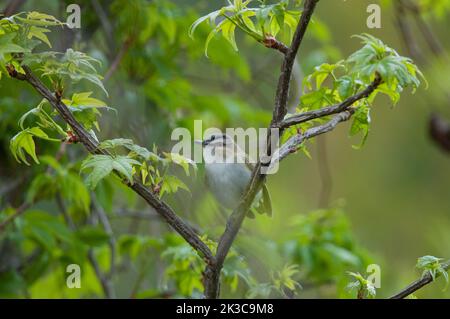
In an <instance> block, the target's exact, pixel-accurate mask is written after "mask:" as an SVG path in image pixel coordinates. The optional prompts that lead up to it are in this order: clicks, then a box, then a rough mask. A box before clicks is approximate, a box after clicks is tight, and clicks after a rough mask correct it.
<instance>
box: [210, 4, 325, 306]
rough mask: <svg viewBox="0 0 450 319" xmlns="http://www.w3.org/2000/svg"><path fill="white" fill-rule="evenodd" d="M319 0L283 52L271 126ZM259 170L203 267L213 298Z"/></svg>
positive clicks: (260, 179) (283, 107) (308, 7)
mask: <svg viewBox="0 0 450 319" xmlns="http://www.w3.org/2000/svg"><path fill="white" fill-rule="evenodd" d="M318 1H319V0H306V1H305V4H304V9H303V13H302V15H301V17H300V21H299V23H298V25H297V28H296V31H295V34H294V37H293V40H292V43H291V46H290V47H289V49H288V50H287V51H286V53H285V57H284V61H283V64H282V67H281V74H280V77H279V80H278V86H277V91H276V96H275V107H274V110H273V115H272V121H271V124H270V127H272V128H275V127H279V124H280V123H281V121H282V119H283V118H284V116H285V115H286V113H287V101H288V96H289V83H290V80H291V75H292V67H293V65H294V62H295V58H296V55H297V52H298V50H299V47H300V45H301V43H302V40H303V37H304V35H305V32H306V29H307V27H308V24H309V22H310V20H311V16H312V14H313V12H314V9H315V7H316V4H317V2H318ZM268 135H269V136H268V141H270V138H271V137H270V130H269V134H268ZM267 147H268V152H267V153H270V151H271V150H270V149H269V148H270V143H268V146H267ZM260 170H261V162H258V163H257V164H256V165H255V168H254V169H253V172H252V177H251V180H250V182H249V184H248V185H247V188H246V190H245V192H244V194H243V196H242V198H241V200H240V202H239V205H238V207H237V208H236V209H235V210H234V211H233V213H232V214H231V216H230V217H229V219H228V221H227V225H226V228H225V231H224V233H223V234H222V236H221V238H220V240H219V244H218V246H217V253H216V263H215V264H214V265H207V267H206V269H205V272H204V286H205V296H206V298H213V299H214V298H218V297H219V293H220V272H221V270H222V267H223V263H224V261H225V258H226V256H227V255H228V252H229V250H230V248H231V245H232V244H233V241H234V239H235V238H236V235H237V233H238V232H239V229H240V228H241V226H242V223H243V221H244V219H245V216H246V214H247V212H248V210H249V209H250V206H251V204H252V203H253V200H254V198H255V196H256V194H257V193H258V192H259V190H260V188H261V186H262V185H263V183H264V181H265V178H266V175H265V174H263V173H261V172H260Z"/></svg>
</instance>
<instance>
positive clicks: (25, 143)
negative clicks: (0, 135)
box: [9, 127, 48, 165]
mask: <svg viewBox="0 0 450 319" xmlns="http://www.w3.org/2000/svg"><path fill="white" fill-rule="evenodd" d="M33 136H36V137H39V138H44V139H48V136H47V134H46V133H45V132H44V131H42V130H41V129H40V128H39V127H33V128H29V129H26V130H23V131H21V132H19V133H17V134H16V135H15V136H14V137H13V138H12V139H11V141H10V146H9V147H10V150H11V152H12V154H13V155H14V158H15V159H16V160H17V161H18V162H19V163H21V162H23V163H25V164H26V165H30V164H29V163H28V162H27V159H26V156H25V153H26V154H28V155H30V156H31V158H32V159H33V160H34V161H35V162H36V163H37V164H39V160H38V158H37V156H36V146H35V144H34V140H33Z"/></svg>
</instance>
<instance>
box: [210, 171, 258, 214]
mask: <svg viewBox="0 0 450 319" xmlns="http://www.w3.org/2000/svg"><path fill="white" fill-rule="evenodd" d="M205 170H206V178H207V184H208V187H209V188H210V190H211V192H212V193H213V195H214V196H215V197H216V199H217V201H218V202H219V203H220V204H221V205H223V206H225V207H226V208H230V209H233V208H235V207H236V206H237V204H238V202H239V199H240V198H241V196H242V194H243V192H244V190H245V187H246V186H247V184H248V183H249V181H250V177H251V172H250V170H249V169H248V168H247V167H246V165H245V164H242V163H209V164H208V163H207V164H205Z"/></svg>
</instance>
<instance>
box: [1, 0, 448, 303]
mask: <svg viewBox="0 0 450 319" xmlns="http://www.w3.org/2000/svg"><path fill="white" fill-rule="evenodd" d="M19 2H21V3H20V6H19V7H17V8H16V11H40V12H45V13H49V14H52V15H54V16H55V17H57V18H60V19H62V20H64V19H65V17H66V16H67V13H65V8H66V6H67V5H68V4H69V3H72V2H74V1H51V0H44V1H32V0H28V1H19ZM374 2H376V1H371V0H348V1H342V0H335V1H327V0H322V1H320V3H319V4H318V8H317V11H316V18H315V20H314V22H313V24H312V25H311V28H310V29H309V32H308V33H307V35H306V38H305V41H304V43H303V45H302V48H301V51H300V53H299V56H298V65H297V66H296V70H295V71H294V80H293V85H292V92H291V101H290V102H289V104H290V105H291V106H294V107H295V106H296V105H297V104H298V98H299V94H300V90H299V86H300V82H301V78H302V77H303V76H304V75H307V74H309V73H310V72H311V71H312V70H313V68H314V66H316V65H318V64H320V63H322V62H336V61H337V60H339V59H341V58H345V57H347V56H348V55H349V54H351V53H352V52H354V51H355V50H356V49H358V48H359V47H360V46H361V45H360V43H359V40H358V39H355V38H352V35H355V34H361V33H365V32H367V33H370V34H372V35H374V36H376V37H378V38H380V39H382V40H383V41H384V42H385V43H386V44H388V45H389V46H391V47H393V48H395V49H396V50H398V52H399V53H400V54H402V55H405V56H408V55H409V53H408V51H407V50H406V48H405V45H404V41H403V40H402V38H401V33H400V32H399V28H398V24H397V22H398V21H397V18H396V16H395V12H394V7H393V6H392V5H389V4H386V1H385V2H384V3H383V7H382V12H381V15H382V28H381V29H368V28H367V26H366V19H367V17H368V15H369V13H367V12H366V8H367V6H368V5H369V4H371V3H374ZM9 3H10V2H9V1H0V9H3V8H7V6H8V4H9ZM77 3H79V4H80V7H81V14H82V15H81V29H79V30H68V29H64V30H55V31H54V32H52V34H51V35H49V37H50V38H51V40H52V42H53V43H54V47H53V50H56V51H64V50H65V49H66V48H68V47H73V48H75V49H78V50H80V51H84V52H86V53H89V54H90V55H92V56H93V57H96V58H98V59H100V60H101V61H102V62H103V64H102V72H101V73H102V74H109V75H110V76H109V75H108V76H107V79H105V86H106V88H107V90H108V91H109V93H110V96H109V97H105V96H104V95H102V93H101V92H100V91H96V92H95V95H96V96H98V97H99V98H101V99H102V100H104V101H106V102H107V103H108V105H109V106H111V107H114V108H115V109H116V110H117V115H116V114H115V113H114V112H103V115H102V118H101V125H100V126H101V128H102V130H101V132H100V133H99V134H98V136H99V137H100V138H101V139H107V138H115V137H124V138H132V139H133V140H134V141H135V142H137V143H139V144H140V145H143V146H146V147H148V148H151V146H152V145H153V144H156V145H158V147H159V149H161V150H164V151H168V150H170V147H171V145H172V144H173V142H171V141H170V133H171V130H172V129H173V128H175V127H179V126H183V127H188V128H192V125H193V120H195V119H201V120H203V127H204V128H205V127H207V126H216V127H219V128H226V127H252V126H255V127H266V126H267V124H268V122H269V121H270V118H271V110H272V106H273V103H274V102H273V100H274V96H275V88H276V83H277V80H278V75H279V69H280V64H281V58H282V57H281V55H280V54H278V53H277V52H275V51H271V50H268V49H266V48H264V46H262V45H260V44H258V43H255V42H254V41H253V40H252V39H248V38H245V37H244V36H242V35H238V36H237V41H238V47H239V52H234V51H233V49H232V47H231V46H230V45H229V44H228V43H227V42H226V41H225V40H224V39H222V38H221V37H219V36H218V37H216V39H214V40H213V41H212V42H211V45H210V49H209V59H208V58H206V57H205V55H204V41H205V38H206V36H207V32H208V31H209V28H208V27H207V26H206V25H202V26H201V27H200V29H199V30H198V32H197V33H196V36H195V39H190V38H189V37H188V33H187V32H188V28H189V26H190V25H191V23H192V22H194V21H195V20H196V19H197V18H198V17H200V16H202V15H205V14H207V13H209V12H211V11H213V10H216V9H218V8H219V7H221V6H223V5H225V3H226V2H225V1H207V0H199V1H186V0H180V1H178V0H171V1H169V0H167V1H163V0H158V1H143V0H135V1H118V0H115V1H77ZM99 8H100V9H99ZM102 12H103V14H104V16H103V15H102ZM426 21H427V22H428V23H430V25H431V26H432V28H433V30H434V32H435V35H436V37H437V38H438V39H440V41H442V44H443V46H444V48H445V50H446V51H447V52H448V51H449V49H450V47H449V46H450V43H449V40H448V39H449V38H448V36H446V35H447V34H448V28H449V27H450V20H449V15H448V13H443V16H436V15H434V14H433V13H429V14H427V15H426ZM409 22H410V23H411V24H412V25H413V31H414V34H415V35H416V37H417V39H418V44H419V46H420V48H422V49H423V52H424V55H425V57H426V58H425V61H424V62H423V61H421V62H420V63H419V62H418V64H419V67H420V68H421V69H422V71H423V72H424V74H425V77H426V78H427V80H428V82H429V88H428V89H426V88H425V85H423V86H421V87H420V88H419V89H418V91H417V92H416V94H415V95H412V94H411V93H410V92H409V91H405V93H404V94H403V95H402V98H401V100H400V103H399V104H398V105H397V106H395V108H393V107H392V105H391V104H390V102H389V101H388V99H385V98H383V97H380V98H377V99H376V102H375V106H374V108H373V110H372V125H371V130H370V134H369V138H368V141H367V143H366V145H365V146H364V147H363V148H362V149H360V150H355V149H353V148H352V147H351V146H352V145H354V144H355V145H356V144H358V143H359V139H358V137H356V138H349V137H348V129H349V125H348V124H343V125H341V126H340V127H338V129H336V130H335V131H333V132H331V133H330V134H326V136H321V137H318V138H317V139H315V140H314V141H313V142H312V143H309V144H308V149H309V152H310V154H311V158H308V157H307V156H305V155H304V154H303V153H299V154H296V155H291V156H290V157H289V158H288V159H286V160H285V161H284V162H283V163H282V164H281V167H280V171H279V172H278V173H277V174H276V175H273V176H270V177H269V178H268V186H269V189H270V192H271V195H272V200H273V206H274V217H273V218H272V219H268V218H266V217H258V218H257V219H256V220H246V221H245V224H244V229H243V230H242V232H241V233H240V235H239V236H238V239H237V244H236V246H235V250H236V251H235V253H236V255H237V257H236V258H235V257H231V259H230V263H229V265H228V268H227V267H226V270H227V269H228V271H229V273H228V274H227V275H226V276H225V280H228V281H229V282H230V283H229V286H228V285H224V289H223V296H237V297H242V296H247V297H249V296H250V297H252V296H260V297H277V298H279V297H286V296H292V295H291V293H290V292H289V293H286V289H280V291H281V293H280V292H275V291H272V292H270V293H269V294H265V292H264V291H263V290H264V288H267V287H265V286H264V285H261V283H269V282H275V281H276V278H278V277H277V276H281V275H280V273H282V272H283V270H286V267H287V266H286V265H292V264H294V265H298V271H299V272H298V273H297V272H296V273H295V280H296V281H298V282H299V283H300V284H301V285H302V286H303V289H294V290H295V294H294V295H295V297H296V298H313V297H317V298H333V297H354V293H351V292H348V291H347V290H346V289H345V288H344V287H345V285H346V284H347V283H348V282H349V281H351V278H350V277H349V276H348V275H346V271H359V272H361V273H365V266H366V265H367V264H370V263H376V264H379V265H380V266H381V271H382V273H381V276H382V277H381V278H382V280H381V288H380V289H379V290H378V292H377V297H387V296H389V295H391V294H393V293H395V292H397V291H398V290H399V289H401V288H403V287H404V286H406V285H407V284H408V283H409V282H411V281H412V280H414V279H416V278H418V276H419V275H420V273H419V272H418V271H417V270H416V269H415V263H416V260H417V258H418V257H420V256H423V255H434V256H437V257H443V258H448V257H449V247H450V232H449V229H450V196H449V195H450V194H449V190H450V157H449V153H446V152H444V151H443V150H441V149H440V148H439V147H438V146H437V144H435V143H434V142H433V141H432V140H431V138H430V137H429V133H428V131H429V128H428V127H429V118H430V115H431V114H432V113H433V112H439V114H441V115H442V116H443V117H446V118H450V103H449V102H450V100H449V99H448V94H449V92H450V81H449V77H448V74H449V72H450V69H449V66H448V63H447V64H446V63H443V64H440V62H439V61H438V59H437V58H436V57H434V56H433V54H432V53H431V52H430V51H429V49H428V48H427V45H426V43H425V42H424V41H423V38H421V36H420V31H419V30H418V28H417V27H415V25H414V21H412V19H411V21H409ZM115 63H117V67H114V66H113V67H112V65H114V64H115ZM83 85H84V87H83ZM80 86H81V87H82V88H86V89H85V90H84V91H91V90H92V88H91V87H89V85H86V84H80ZM38 103H39V97H38V96H37V95H36V94H35V93H34V92H33V91H32V90H31V89H30V88H29V87H27V86H26V84H24V83H18V82H17V81H13V80H11V79H9V78H8V77H7V76H6V75H3V77H2V78H1V80H0V144H1V147H0V154H1V156H0V194H1V195H0V196H1V199H0V209H2V210H3V214H4V216H6V215H7V214H9V213H7V212H6V210H7V209H8V207H13V208H17V207H19V206H20V205H21V203H23V201H24V200H25V198H26V196H27V192H28V187H29V185H30V183H32V181H33V179H34V177H35V176H36V175H38V174H41V173H42V172H45V168H46V167H45V165H44V164H41V165H32V166H25V165H23V164H18V163H16V162H15V160H14V159H13V157H12V155H11V154H10V151H9V140H10V138H11V137H12V136H14V135H15V134H16V133H17V131H18V129H19V128H18V126H17V121H18V119H19V118H20V116H21V115H22V114H23V113H25V112H26V111H27V110H28V109H30V108H31V107H34V106H36V105H37V104H38ZM58 147H59V146H58V145H51V144H48V143H40V144H38V153H39V155H43V154H49V155H51V156H54V155H55V154H56V153H57V151H58ZM85 156H86V154H85V153H84V151H83V149H82V147H81V146H78V145H74V146H70V147H69V149H68V150H67V152H66V154H65V155H64V156H63V158H62V159H61V161H60V162H61V163H63V164H64V165H65V166H70V165H71V166H70V167H73V168H70V169H71V170H72V169H73V172H74V174H75V175H76V176H80V175H79V174H78V167H79V161H81V160H83V159H84V158H85ZM77 163H78V164H77ZM77 165H78V166H77ZM174 174H178V175H180V176H182V175H183V174H181V170H180V171H175V172H174ZM80 178H82V175H81V177H80ZM183 181H184V182H185V183H186V184H187V185H188V187H189V188H190V189H191V192H190V193H188V192H186V191H184V190H180V191H179V192H177V193H176V194H173V195H170V196H167V197H166V198H165V199H166V200H167V201H168V202H170V203H171V205H172V206H173V207H174V208H175V210H176V211H177V212H179V213H180V215H182V216H183V217H185V218H187V219H189V220H191V221H192V222H193V224H195V225H197V226H198V227H200V228H201V229H202V230H205V231H206V233H207V234H208V237H209V238H211V239H213V240H214V239H217V236H218V235H219V234H220V231H221V230H222V229H223V227H224V225H225V220H224V219H223V216H222V215H221V214H220V212H219V210H218V208H217V205H216V204H215V202H214V200H213V199H212V197H211V196H210V195H209V194H208V192H207V191H206V189H205V187H204V185H203V172H202V169H201V167H200V170H199V172H198V174H196V175H192V176H191V177H188V178H185V177H183ZM328 192H329V194H328ZM41 195H42V196H41V198H40V200H39V201H38V202H36V203H34V204H33V205H32V209H39V210H41V211H44V212H46V213H48V214H50V215H52V216H53V215H55V216H57V215H58V212H59V210H60V209H59V208H58V205H57V203H56V195H55V194H50V195H45V194H41ZM95 197H96V199H97V201H98V202H99V203H100V204H99V206H100V207H102V209H104V210H105V211H106V212H107V214H108V216H109V217H110V220H111V223H112V227H113V232H114V238H116V244H117V247H116V249H117V254H118V256H117V259H116V263H117V265H116V270H115V274H114V276H113V278H112V282H113V283H114V286H115V287H114V290H115V295H116V296H119V297H125V298H128V297H179V296H194V297H195V296H199V293H200V292H201V283H200V282H198V280H199V278H198V277H199V274H200V272H201V266H200V264H199V262H198V260H196V259H195V256H193V254H192V252H190V251H189V248H187V250H188V251H187V252H186V251H185V250H186V246H185V245H184V244H183V242H182V241H181V240H180V239H179V238H178V237H177V236H175V235H173V236H171V235H167V233H168V228H167V226H165V224H163V223H161V222H160V221H159V220H158V219H157V218H156V217H154V215H155V214H154V212H153V211H152V210H151V209H149V208H148V207H146V205H145V204H144V203H143V202H142V200H140V199H138V198H134V195H132V194H130V193H129V191H127V190H126V189H125V188H124V187H123V186H121V185H120V184H119V183H117V182H115V181H114V180H113V179H112V178H111V180H110V181H108V182H107V183H106V182H105V183H103V184H102V185H101V187H99V189H97V190H96V195H95ZM92 202H94V199H92ZM318 209H323V210H322V211H317V210H318ZM69 211H70V213H71V214H74V216H76V215H77V212H76V208H73V210H72V211H71V210H70V209H69ZM1 214H2V213H0V217H1V216H2V215H1ZM133 214H134V215H133ZM138 214H145V216H147V217H145V218H144V219H142V218H138V217H139V216H137V215H138ZM88 215H89V214H88ZM26 216H27V213H26V212H25V213H24V214H23V218H24V219H26ZM130 216H131V217H130ZM133 216H134V217H133ZM141 217H142V216H141ZM21 218H22V217H21ZM86 219H88V218H87V217H86ZM20 223H21V222H20V220H19V221H18V225H14V227H10V228H7V229H6V230H5V231H4V232H1V233H0V296H5V297H44V298H46V297H104V291H103V290H102V288H101V285H100V283H99V281H98V278H97V277H96V276H95V272H94V270H93V268H92V267H91V266H89V260H88V259H87V257H86V256H87V254H84V255H83V257H80V258H81V259H80V260H74V259H73V258H72V257H71V258H72V259H70V258H69V259H67V258H62V257H64V256H65V253H66V251H65V248H64V246H59V243H58V244H57V245H56V247H57V248H53V249H54V251H51V252H47V253H45V254H46V256H47V257H46V258H40V259H39V260H41V261H40V264H39V267H37V266H36V267H34V268H33V269H31V270H28V275H27V272H26V271H25V272H24V271H23V268H21V265H23V263H24V260H25V266H26V260H27V258H30V253H31V252H34V251H35V247H38V254H42V251H43V250H42V248H39V244H36V243H34V242H33V240H34V239H33V236H30V237H28V235H27V232H26V231H24V230H23V228H21V224H20ZM24 223H25V224H26V221H25V222H24ZM82 223H83V218H81V221H80V225H81V224H82ZM107 238H109V237H107ZM57 242H58V241H57ZM107 243H108V241H103V242H101V241H100V243H99V244H98V245H94V246H93V247H94V254H95V255H96V257H97V258H98V260H99V262H100V266H101V268H102V269H107V268H108V267H109V266H110V265H108V260H109V259H108V257H109V256H110V252H109V251H108V246H107ZM87 245H90V243H89V241H88V243H87ZM330 247H331V248H330ZM336 247H337V248H336ZM183 249H184V250H183ZM44 250H45V249H44ZM131 251H133V253H130V252H131ZM82 252H84V251H83V250H82ZM130 254H131V255H132V256H128V255H130ZM133 254H135V255H133ZM183 254H185V255H183ZM68 255H70V254H68ZM66 257H67V256H66ZM191 259H192V261H191V262H190V263H188V265H187V266H186V265H182V264H183V262H182V261H183V260H191ZM39 260H38V261H39ZM67 260H72V262H73V261H75V262H76V263H79V264H83V265H84V264H86V267H84V268H83V267H82V269H83V270H84V269H86V272H84V273H83V276H85V277H82V289H67V288H66V287H65V284H64V282H65V281H64V278H63V277H64V276H65V274H64V272H65V265H66V264H67ZM32 261H33V262H35V261H36V259H32ZM32 264H33V263H30V265H32ZM30 272H32V273H33V274H34V275H33V276H31V275H29V273H30ZM248 272H250V273H251V274H250V275H251V276H250V275H249V273H248ZM277 272H280V273H277ZM236 278H237V279H236ZM233 280H234V282H233ZM254 281H255V282H257V283H255V282H254ZM444 285H445V283H444V281H443V280H442V279H439V280H438V282H437V283H435V284H431V285H429V286H427V287H425V288H423V289H422V290H421V291H420V292H418V293H417V294H416V296H417V297H419V298H426V297H436V298H448V297H450V292H449V291H448V290H447V291H445V292H443V291H442V288H443V287H444Z"/></svg>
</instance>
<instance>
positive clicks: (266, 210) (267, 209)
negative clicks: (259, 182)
mask: <svg viewBox="0 0 450 319" xmlns="http://www.w3.org/2000/svg"><path fill="white" fill-rule="evenodd" d="M261 193H262V197H261V200H260V201H259V203H258V204H257V206H256V207H255V210H256V212H257V213H259V214H261V215H263V214H267V216H269V217H272V200H271V198H270V194H269V190H268V189H267V186H266V185H265V184H264V185H263V187H262V189H261ZM248 217H250V218H251V217H252V216H249V215H248ZM253 217H254V216H253Z"/></svg>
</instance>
